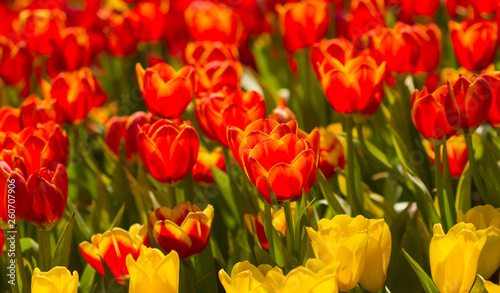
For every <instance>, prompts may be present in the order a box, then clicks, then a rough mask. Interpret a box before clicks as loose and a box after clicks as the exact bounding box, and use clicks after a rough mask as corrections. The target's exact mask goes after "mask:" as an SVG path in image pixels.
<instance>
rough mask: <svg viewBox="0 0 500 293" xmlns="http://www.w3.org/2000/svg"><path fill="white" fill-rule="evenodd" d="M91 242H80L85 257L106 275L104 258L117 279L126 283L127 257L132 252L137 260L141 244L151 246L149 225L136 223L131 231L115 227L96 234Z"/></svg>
mask: <svg viewBox="0 0 500 293" xmlns="http://www.w3.org/2000/svg"><path fill="white" fill-rule="evenodd" d="M91 242H92V243H89V242H87V241H84V242H82V243H80V246H79V247H80V252H81V253H82V255H83V258H85V260H86V261H87V262H88V263H89V264H90V265H91V266H92V267H93V268H94V269H95V270H97V271H98V272H99V273H100V274H101V275H104V267H103V265H102V262H101V259H102V261H104V262H105V263H106V265H107V266H108V267H109V269H110V271H111V273H112V274H113V276H114V277H115V279H116V280H117V281H118V282H120V283H125V280H124V277H125V276H127V275H128V270H127V266H126V264H125V259H126V257H127V255H129V254H131V255H132V257H133V258H134V259H135V260H137V258H138V257H139V254H140V252H141V246H142V245H145V246H147V247H149V238H148V226H147V225H139V224H135V225H132V226H131V227H130V229H129V231H125V230H123V229H121V228H113V229H112V230H111V231H106V232H105V233H104V234H100V233H98V234H95V235H94V236H92V240H91Z"/></svg>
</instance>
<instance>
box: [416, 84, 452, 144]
mask: <svg viewBox="0 0 500 293" xmlns="http://www.w3.org/2000/svg"><path fill="white" fill-rule="evenodd" d="M447 92H448V88H447V87H446V86H442V87H440V88H438V89H436V90H435V91H434V92H429V91H428V90H427V88H426V87H424V89H423V90H422V92H419V90H415V91H414V92H413V96H412V99H411V103H412V108H411V120H412V121H413V124H414V125H415V127H416V128H417V130H418V132H420V134H422V136H423V137H425V138H426V139H429V140H431V141H432V143H433V144H436V143H442V142H443V140H444V139H447V138H450V137H451V136H453V135H454V134H455V133H456V130H455V129H454V128H453V127H451V125H450V124H449V123H448V120H447V119H446V112H445V107H444V100H445V98H446V95H447Z"/></svg>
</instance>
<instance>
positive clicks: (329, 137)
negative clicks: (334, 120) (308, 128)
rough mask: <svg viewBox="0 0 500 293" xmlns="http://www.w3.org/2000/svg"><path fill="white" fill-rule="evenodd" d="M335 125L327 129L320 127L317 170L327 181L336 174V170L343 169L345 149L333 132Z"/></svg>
mask: <svg viewBox="0 0 500 293" xmlns="http://www.w3.org/2000/svg"><path fill="white" fill-rule="evenodd" d="M337 130H338V129H337V125H335V124H330V125H328V127H327V128H323V127H321V128H320V129H319V134H320V138H321V139H320V147H319V152H320V154H319V169H320V170H321V172H322V173H323V174H324V175H325V177H326V178H327V179H329V178H331V177H332V176H333V175H335V172H337V169H338V168H340V169H344V167H345V149H344V145H343V143H342V141H341V138H339V137H338V136H337V135H336V134H335V131H337Z"/></svg>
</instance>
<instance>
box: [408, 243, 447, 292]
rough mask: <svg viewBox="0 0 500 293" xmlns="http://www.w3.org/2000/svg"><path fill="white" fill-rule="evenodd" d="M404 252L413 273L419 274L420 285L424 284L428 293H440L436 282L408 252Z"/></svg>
mask: <svg viewBox="0 0 500 293" xmlns="http://www.w3.org/2000/svg"><path fill="white" fill-rule="evenodd" d="M402 250H403V254H404V256H405V257H406V260H408V263H410V265H411V267H412V269H413V271H414V272H415V274H417V276H418V279H419V280H420V283H421V284H422V287H424V291H425V292H426V293H439V291H438V289H437V288H436V285H434V282H433V281H432V279H431V278H430V277H429V276H428V275H427V274H426V273H425V271H424V270H423V269H422V267H420V265H419V264H418V263H417V262H416V261H415V260H414V259H413V258H412V257H411V256H410V255H409V254H408V253H406V251H405V250H404V248H403V249H402Z"/></svg>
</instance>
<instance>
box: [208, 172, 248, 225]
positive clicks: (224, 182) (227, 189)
mask: <svg viewBox="0 0 500 293" xmlns="http://www.w3.org/2000/svg"><path fill="white" fill-rule="evenodd" d="M210 168H211V169H212V173H213V174H214V180H215V183H217V186H218V187H219V190H220V193H221V195H222V197H223V198H224V202H226V203H227V205H228V207H229V209H230V211H231V213H232V214H233V216H234V219H235V220H236V223H237V225H238V226H239V225H241V223H242V222H241V217H240V209H239V208H238V205H237V203H236V201H237V199H236V198H239V199H240V197H238V196H236V195H235V194H233V189H232V188H231V180H230V178H229V176H228V175H227V174H226V173H225V172H224V171H222V170H220V169H219V168H216V167H214V166H210Z"/></svg>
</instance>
